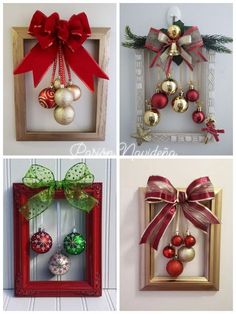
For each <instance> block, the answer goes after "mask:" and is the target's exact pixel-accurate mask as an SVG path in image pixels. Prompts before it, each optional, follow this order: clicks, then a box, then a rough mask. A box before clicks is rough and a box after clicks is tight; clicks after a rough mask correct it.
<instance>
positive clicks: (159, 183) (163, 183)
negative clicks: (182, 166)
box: [140, 176, 220, 250]
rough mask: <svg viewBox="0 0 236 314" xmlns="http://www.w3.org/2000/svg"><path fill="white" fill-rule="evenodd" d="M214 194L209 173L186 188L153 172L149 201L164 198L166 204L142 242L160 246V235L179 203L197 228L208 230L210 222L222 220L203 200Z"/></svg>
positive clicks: (158, 201)
mask: <svg viewBox="0 0 236 314" xmlns="http://www.w3.org/2000/svg"><path fill="white" fill-rule="evenodd" d="M214 197H215V194H214V188H213V185H212V183H211V181H210V179H209V178H208V177H202V178H199V179H196V180H194V181H193V182H192V183H191V184H190V185H189V186H188V187H187V189H186V192H182V191H177V190H176V189H175V187H174V186H173V185H172V184H171V183H170V181H169V180H168V179H167V178H165V177H161V176H150V177H149V179H148V183H147V190H146V194H145V200H146V201H147V202H149V203H154V204H155V203H160V202H164V204H165V205H164V206H163V207H162V209H161V210H160V211H159V213H158V214H157V215H156V216H155V217H154V218H153V220H152V221H151V222H150V223H149V224H148V226H147V227H146V229H145V230H144V232H143V234H142V236H141V240H140V244H142V243H147V242H150V244H151V246H152V247H153V248H154V249H155V250H157V249H158V244H159V242H160V239H161V238H162V236H163V234H164V232H165V230H166V229H167V227H168V226H169V225H170V223H171V221H172V219H173V218H174V217H175V215H176V210H177V206H179V210H181V212H182V213H183V214H184V216H185V217H186V218H187V219H188V220H189V221H190V222H191V223H192V224H193V225H194V226H195V227H196V228H198V229H200V230H201V231H203V232H207V230H208V227H209V225H210V224H219V223H220V222H219V220H218V218H217V217H216V216H215V215H214V214H213V213H212V212H211V211H210V210H209V208H207V207H206V206H204V205H202V204H201V203H200V202H201V201H205V200H211V199H213V198H214Z"/></svg>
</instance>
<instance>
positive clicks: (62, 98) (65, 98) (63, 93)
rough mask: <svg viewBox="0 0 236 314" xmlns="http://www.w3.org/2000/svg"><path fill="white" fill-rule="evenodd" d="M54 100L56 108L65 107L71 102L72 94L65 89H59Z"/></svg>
mask: <svg viewBox="0 0 236 314" xmlns="http://www.w3.org/2000/svg"><path fill="white" fill-rule="evenodd" d="M54 100H55V103H56V104H57V105H58V106H60V107H67V106H70V105H71V104H72V102H73V94H72V93H71V92H70V91H69V90H68V89H67V88H64V87H63V88H59V89H58V90H57V91H56V92H55V95H54Z"/></svg>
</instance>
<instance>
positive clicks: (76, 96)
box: [67, 84, 81, 101]
mask: <svg viewBox="0 0 236 314" xmlns="http://www.w3.org/2000/svg"><path fill="white" fill-rule="evenodd" d="M67 89H68V90H69V91H70V92H71V93H72V94H73V99H74V101H75V100H78V99H79V98H80V97H81V89H80V88H79V86H77V85H75V84H69V85H68V86H67Z"/></svg>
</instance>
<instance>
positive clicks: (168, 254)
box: [163, 245, 175, 258]
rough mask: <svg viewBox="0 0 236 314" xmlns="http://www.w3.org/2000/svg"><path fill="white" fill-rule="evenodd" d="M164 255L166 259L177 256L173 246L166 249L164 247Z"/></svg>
mask: <svg viewBox="0 0 236 314" xmlns="http://www.w3.org/2000/svg"><path fill="white" fill-rule="evenodd" d="M163 255H164V256H165V257H166V258H172V257H174V256H175V249H174V248H173V246H171V245H167V246H166V247H164V249H163Z"/></svg>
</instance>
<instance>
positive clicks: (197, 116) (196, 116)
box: [192, 105, 205, 124]
mask: <svg viewBox="0 0 236 314" xmlns="http://www.w3.org/2000/svg"><path fill="white" fill-rule="evenodd" d="M192 119H193V121H194V122H195V123H198V124H199V123H202V122H203V121H204V120H205V114H204V112H203V111H202V108H201V106H200V105H198V107H197V110H195V111H194V112H193V114H192Z"/></svg>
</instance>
